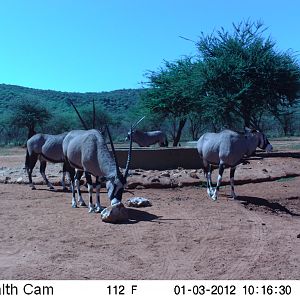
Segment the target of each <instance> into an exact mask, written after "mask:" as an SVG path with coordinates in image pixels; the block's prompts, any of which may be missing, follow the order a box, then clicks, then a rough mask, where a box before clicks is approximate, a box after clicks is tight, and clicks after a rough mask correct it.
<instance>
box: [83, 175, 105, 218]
mask: <svg viewBox="0 0 300 300" xmlns="http://www.w3.org/2000/svg"><path fill="white" fill-rule="evenodd" d="M85 178H86V181H87V184H88V191H89V213H92V212H96V213H98V212H101V211H102V210H103V207H102V206H101V205H100V188H101V185H100V182H99V177H98V176H97V177H96V206H94V204H93V181H92V176H91V174H89V173H88V172H85Z"/></svg>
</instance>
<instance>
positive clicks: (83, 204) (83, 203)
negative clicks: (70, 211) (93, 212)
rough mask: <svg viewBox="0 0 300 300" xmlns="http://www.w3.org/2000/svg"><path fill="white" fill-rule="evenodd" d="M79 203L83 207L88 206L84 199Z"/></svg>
mask: <svg viewBox="0 0 300 300" xmlns="http://www.w3.org/2000/svg"><path fill="white" fill-rule="evenodd" d="M78 204H79V206H81V207H86V204H85V202H84V201H81V202H79V203H78Z"/></svg>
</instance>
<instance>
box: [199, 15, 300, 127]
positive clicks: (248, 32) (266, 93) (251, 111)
mask: <svg viewBox="0 0 300 300" xmlns="http://www.w3.org/2000/svg"><path fill="white" fill-rule="evenodd" d="M265 30H266V28H264V26H263V24H262V23H261V22H256V23H253V22H248V21H247V22H241V23H239V24H238V25H235V24H233V33H229V32H228V31H225V30H224V28H221V30H219V31H217V32H216V34H211V35H208V36H204V35H202V36H201V38H200V40H199V42H198V43H197V47H198V50H199V53H200V60H201V61H202V68H201V82H202V84H203V89H204V90H205V91H206V93H205V95H204V97H203V103H204V104H205V107H206V108H207V110H206V114H207V115H210V116H211V117H213V118H214V119H215V121H217V122H219V123H222V124H226V125H228V126H232V125H233V123H234V122H236V121H237V119H240V120H242V121H243V123H244V126H251V125H252V126H255V125H256V126H257V125H258V124H257V121H258V120H259V119H260V117H261V115H262V114H263V113H264V112H265V111H269V112H271V113H273V114H274V115H278V114H280V111H281V110H282V108H285V107H288V106H292V105H293V104H295V103H296V100H297V92H298V91H299V86H300V84H299V83H300V68H299V64H298V62H297V60H296V59H295V56H294V55H293V53H291V52H289V51H287V52H278V51H276V49H275V43H274V42H273V41H272V40H271V39H270V38H264V37H263V33H264V32H265Z"/></svg>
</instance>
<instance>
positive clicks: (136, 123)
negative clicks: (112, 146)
mask: <svg viewBox="0 0 300 300" xmlns="http://www.w3.org/2000/svg"><path fill="white" fill-rule="evenodd" d="M145 117H146V116H143V117H142V118H140V119H139V120H138V121H137V122H135V123H134V124H133V125H132V126H131V127H132V129H134V128H135V127H136V126H138V125H139V124H140V123H141V122H142V121H143V120H144V119H145Z"/></svg>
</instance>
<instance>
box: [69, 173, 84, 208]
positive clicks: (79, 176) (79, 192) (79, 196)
mask: <svg viewBox="0 0 300 300" xmlns="http://www.w3.org/2000/svg"><path fill="white" fill-rule="evenodd" d="M82 175H83V171H81V170H76V174H75V178H74V181H75V186H76V190H77V195H78V196H77V197H78V198H77V202H78V204H79V206H86V204H85V202H84V201H83V198H82V196H81V191H80V178H81V177H82ZM72 206H73V205H72ZM75 207H76V206H75Z"/></svg>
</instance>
